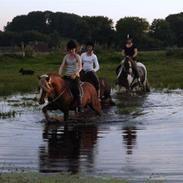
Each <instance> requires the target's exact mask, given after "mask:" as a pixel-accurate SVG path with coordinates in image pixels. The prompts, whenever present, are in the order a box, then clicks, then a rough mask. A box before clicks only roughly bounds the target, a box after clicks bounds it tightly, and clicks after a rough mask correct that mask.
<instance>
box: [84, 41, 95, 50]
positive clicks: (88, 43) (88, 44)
mask: <svg viewBox="0 0 183 183" xmlns="http://www.w3.org/2000/svg"><path fill="white" fill-rule="evenodd" d="M87 46H92V47H93V48H94V46H95V44H94V42H92V41H88V42H87V43H86V47H87Z"/></svg>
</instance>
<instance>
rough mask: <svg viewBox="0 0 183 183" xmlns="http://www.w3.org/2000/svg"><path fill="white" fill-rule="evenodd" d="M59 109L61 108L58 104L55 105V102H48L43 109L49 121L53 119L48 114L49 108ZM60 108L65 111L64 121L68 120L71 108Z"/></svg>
mask: <svg viewBox="0 0 183 183" xmlns="http://www.w3.org/2000/svg"><path fill="white" fill-rule="evenodd" d="M57 109H60V108H59V107H57V106H56V105H53V104H48V105H46V106H45V107H43V109H42V111H43V114H44V116H45V118H46V121H47V122H48V121H51V120H53V119H52V118H51V117H50V116H49V115H48V112H47V111H48V110H57ZM60 110H61V111H63V113H64V121H66V120H68V118H69V110H68V108H65V109H64V110H63V109H60Z"/></svg>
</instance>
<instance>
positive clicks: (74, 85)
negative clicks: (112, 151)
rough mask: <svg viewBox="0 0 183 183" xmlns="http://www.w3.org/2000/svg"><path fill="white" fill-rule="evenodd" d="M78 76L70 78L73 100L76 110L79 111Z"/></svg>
mask: <svg viewBox="0 0 183 183" xmlns="http://www.w3.org/2000/svg"><path fill="white" fill-rule="evenodd" d="M79 82H80V81H79V78H78V77H76V78H75V79H73V80H72V93H73V95H74V100H75V101H76V106H77V107H78V112H80V111H81V97H80V89H79Z"/></svg>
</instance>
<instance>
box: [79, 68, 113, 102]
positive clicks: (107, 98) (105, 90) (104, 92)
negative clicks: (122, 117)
mask: <svg viewBox="0 0 183 183" xmlns="http://www.w3.org/2000/svg"><path fill="white" fill-rule="evenodd" d="M90 72H92V71H90ZM90 72H88V73H85V72H84V71H81V72H80V79H81V81H83V82H89V83H91V84H92V85H93V86H94V87H95V89H96V90H97V86H96V83H95V82H94V81H93V80H92V78H91V77H90V76H91V75H90ZM98 80H99V86H100V99H101V102H102V104H103V103H106V102H107V103H108V104H110V105H115V103H114V102H113V101H112V97H111V86H110V85H109V83H108V82H107V80H106V79H105V78H104V77H99V78H98Z"/></svg>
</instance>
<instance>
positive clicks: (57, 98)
mask: <svg viewBox="0 0 183 183" xmlns="http://www.w3.org/2000/svg"><path fill="white" fill-rule="evenodd" d="M43 77H45V78H48V75H42V76H41V78H43ZM45 85H46V86H43V85H41V88H42V89H43V90H44V91H45V92H46V93H48V91H49V90H52V91H53V88H54V87H53V85H52V83H51V78H50V79H49V81H46V83H45ZM65 91H66V88H65V89H64V90H63V91H62V92H60V94H59V95H58V96H56V97H55V98H53V99H52V100H50V98H52V97H50V98H49V100H48V103H54V102H56V101H57V100H59V99H60V98H61V97H62V96H63V94H64V93H65ZM52 95H53V94H52Z"/></svg>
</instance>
